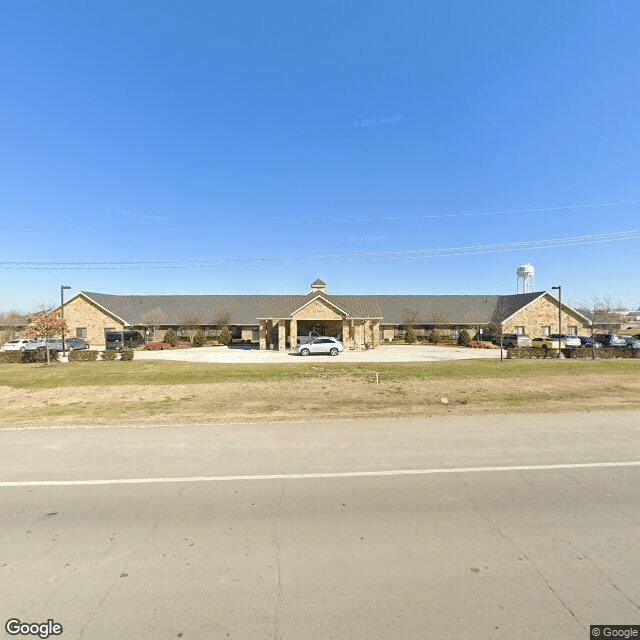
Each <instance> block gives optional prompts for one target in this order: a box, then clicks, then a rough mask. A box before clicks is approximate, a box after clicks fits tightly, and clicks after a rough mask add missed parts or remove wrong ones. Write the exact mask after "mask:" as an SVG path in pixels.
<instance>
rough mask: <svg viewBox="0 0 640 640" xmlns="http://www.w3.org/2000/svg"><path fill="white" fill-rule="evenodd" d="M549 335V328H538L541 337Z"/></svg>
mask: <svg viewBox="0 0 640 640" xmlns="http://www.w3.org/2000/svg"><path fill="white" fill-rule="evenodd" d="M550 333H551V327H549V326H546V327H540V334H541V335H543V336H548V335H550Z"/></svg>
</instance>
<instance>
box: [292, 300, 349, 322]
mask: <svg viewBox="0 0 640 640" xmlns="http://www.w3.org/2000/svg"><path fill="white" fill-rule="evenodd" d="M294 317H295V318H296V320H342V316H341V315H339V314H338V313H337V312H336V311H334V309H333V308H331V307H329V306H328V305H327V304H326V303H325V302H322V301H321V300H314V301H313V302H311V303H310V304H308V305H307V306H306V307H303V308H302V309H300V311H298V312H297V313H296V314H295V316H294Z"/></svg>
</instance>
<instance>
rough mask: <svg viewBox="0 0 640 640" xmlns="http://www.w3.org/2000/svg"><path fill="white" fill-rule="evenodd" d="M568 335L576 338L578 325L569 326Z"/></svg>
mask: <svg viewBox="0 0 640 640" xmlns="http://www.w3.org/2000/svg"><path fill="white" fill-rule="evenodd" d="M569 335H570V336H577V335H578V325H577V324H570V325H569Z"/></svg>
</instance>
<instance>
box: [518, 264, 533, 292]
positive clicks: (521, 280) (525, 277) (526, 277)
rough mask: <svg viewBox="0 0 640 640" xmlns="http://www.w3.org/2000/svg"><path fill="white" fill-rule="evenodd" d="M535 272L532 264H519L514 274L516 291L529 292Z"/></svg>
mask: <svg viewBox="0 0 640 640" xmlns="http://www.w3.org/2000/svg"><path fill="white" fill-rule="evenodd" d="M535 274H536V271H535V269H534V268H533V265H532V264H521V265H520V266H519V267H518V270H517V272H516V275H517V276H518V279H517V282H516V292H517V293H529V291H531V290H532V289H533V284H534V276H535Z"/></svg>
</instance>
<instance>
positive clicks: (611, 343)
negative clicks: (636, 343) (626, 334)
mask: <svg viewBox="0 0 640 640" xmlns="http://www.w3.org/2000/svg"><path fill="white" fill-rule="evenodd" d="M594 337H595V339H596V340H597V341H598V342H599V343H600V344H601V345H602V346H603V347H626V346H627V343H626V341H625V339H624V338H623V337H622V336H617V335H616V334H615V333H599V334H598V335H596V336H594Z"/></svg>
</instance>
